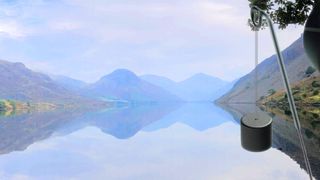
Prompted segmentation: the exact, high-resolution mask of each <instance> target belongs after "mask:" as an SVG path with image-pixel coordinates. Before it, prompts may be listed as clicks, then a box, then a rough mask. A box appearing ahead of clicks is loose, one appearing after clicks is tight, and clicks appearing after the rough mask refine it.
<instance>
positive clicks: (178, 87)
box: [141, 73, 230, 101]
mask: <svg viewBox="0 0 320 180" xmlns="http://www.w3.org/2000/svg"><path fill="white" fill-rule="evenodd" d="M141 78H142V79H144V80H146V81H148V82H149V83H152V84H155V85H157V86H159V87H162V88H163V89H165V90H167V91H169V92H171V93H172V94H175V95H176V96H178V97H180V98H181V99H183V100H186V101H212V100H213V99H216V98H218V97H220V96H221V95H223V94H224V93H225V91H226V90H229V89H230V83H229V82H226V81H223V80H221V79H219V78H215V77H212V76H209V75H206V74H203V73H198V74H195V75H193V76H192V77H190V78H188V79H186V80H184V81H181V82H174V81H172V80H170V79H168V78H165V77H161V76H156V75H144V76H141Z"/></svg>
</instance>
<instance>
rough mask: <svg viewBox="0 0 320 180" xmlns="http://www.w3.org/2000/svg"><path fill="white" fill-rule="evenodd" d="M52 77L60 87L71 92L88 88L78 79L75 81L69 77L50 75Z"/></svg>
mask: <svg viewBox="0 0 320 180" xmlns="http://www.w3.org/2000/svg"><path fill="white" fill-rule="evenodd" d="M50 77H51V78H52V79H53V80H54V81H55V82H56V83H57V84H59V85H60V86H62V87H64V88H66V89H68V90H71V91H79V90H80V89H81V88H84V87H85V86H87V85H88V84H87V83H85V82H83V81H80V80H77V79H73V78H70V77H67V76H63V75H50Z"/></svg>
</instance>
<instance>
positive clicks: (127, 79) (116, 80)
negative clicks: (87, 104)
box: [82, 69, 181, 102]
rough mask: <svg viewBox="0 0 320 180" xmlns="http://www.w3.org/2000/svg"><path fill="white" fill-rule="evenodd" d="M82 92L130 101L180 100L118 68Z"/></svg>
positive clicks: (93, 95)
mask: <svg viewBox="0 0 320 180" xmlns="http://www.w3.org/2000/svg"><path fill="white" fill-rule="evenodd" d="M82 93H83V94H85V95H87V96H90V97H98V98H104V99H118V100H126V101H131V102H168V101H181V100H180V99H179V98H178V97H177V96H175V95H173V94H171V93H169V92H167V91H166V90H164V89H162V88H161V87H158V86H155V85H153V84H151V83H148V82H147V81H144V80H142V79H140V78H139V77H138V76H136V75H135V74H134V73H133V72H131V71H129V70H126V69H118V70H115V71H114V72H112V73H111V74H108V75H106V76H104V77H102V78H101V79H100V80H99V81H97V82H96V83H93V84H91V85H88V86H87V87H85V88H84V89H83V90H82Z"/></svg>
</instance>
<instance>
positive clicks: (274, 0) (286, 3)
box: [249, 0, 317, 29]
mask: <svg viewBox="0 0 320 180" xmlns="http://www.w3.org/2000/svg"><path fill="white" fill-rule="evenodd" d="M315 1H317V0H249V2H250V6H251V5H255V6H258V7H259V8H260V9H262V10H265V11H266V12H267V13H268V14H269V15H270V17H271V19H272V20H273V22H274V23H276V24H279V28H280V29H284V28H286V27H287V26H288V25H289V24H299V25H303V24H304V22H305V21H306V20H307V18H308V16H309V13H310V11H311V10H312V8H313V5H314V4H315Z"/></svg>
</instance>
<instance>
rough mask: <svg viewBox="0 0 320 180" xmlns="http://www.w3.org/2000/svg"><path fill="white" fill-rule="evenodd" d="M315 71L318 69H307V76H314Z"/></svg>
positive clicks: (310, 67)
mask: <svg viewBox="0 0 320 180" xmlns="http://www.w3.org/2000/svg"><path fill="white" fill-rule="evenodd" d="M315 71H316V69H315V68H314V67H312V66H309V67H308V68H307V70H306V71H305V74H306V75H311V74H313V73H314V72H315Z"/></svg>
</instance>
